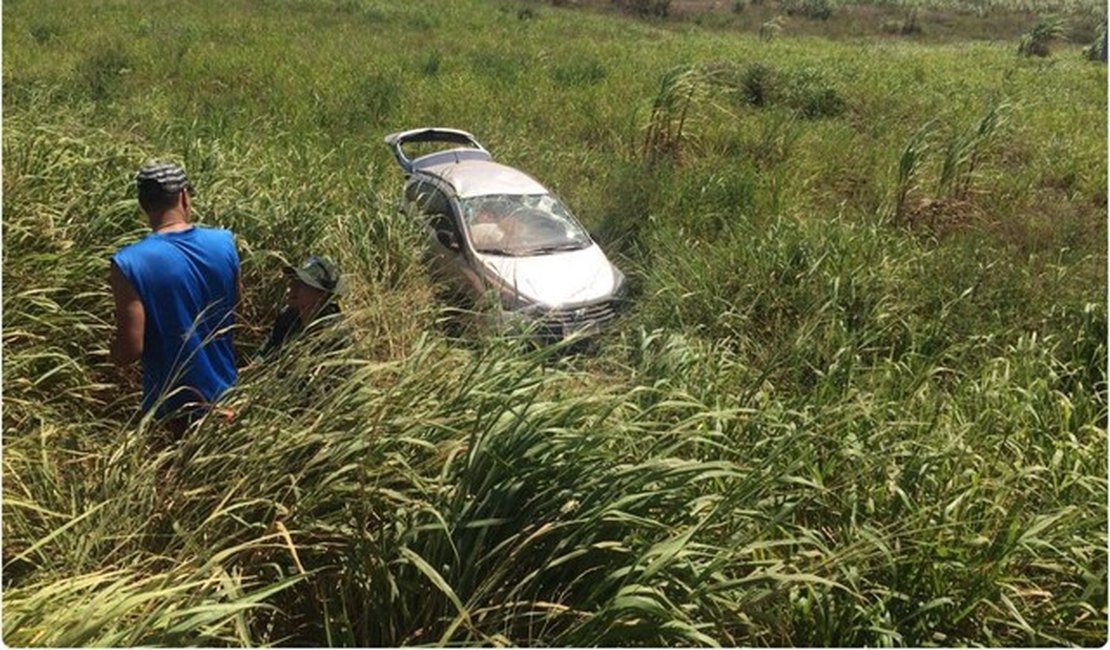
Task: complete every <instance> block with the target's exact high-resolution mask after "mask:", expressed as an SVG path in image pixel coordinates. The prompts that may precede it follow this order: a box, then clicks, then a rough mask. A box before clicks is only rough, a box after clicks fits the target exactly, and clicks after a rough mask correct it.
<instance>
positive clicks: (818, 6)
mask: <svg viewBox="0 0 1110 650" xmlns="http://www.w3.org/2000/svg"><path fill="white" fill-rule="evenodd" d="M782 6H783V8H784V9H785V10H786V15H788V16H802V17H804V18H812V19H814V20H828V19H829V17H830V16H832V4H831V2H830V0H786V1H785V2H783V3H782Z"/></svg>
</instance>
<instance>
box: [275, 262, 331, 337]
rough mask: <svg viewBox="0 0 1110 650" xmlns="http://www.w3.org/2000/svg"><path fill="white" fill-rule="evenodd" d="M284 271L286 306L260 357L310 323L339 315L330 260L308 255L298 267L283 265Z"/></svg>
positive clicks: (307, 327) (308, 326) (306, 327)
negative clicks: (287, 288)
mask: <svg viewBox="0 0 1110 650" xmlns="http://www.w3.org/2000/svg"><path fill="white" fill-rule="evenodd" d="M284 271H285V277H286V278H288V280H289V292H288V293H287V294H286V298H285V303H286V307H285V309H284V310H283V311H282V312H281V314H279V315H278V318H277V321H275V322H274V327H273V329H271V330H270V336H269V337H267V338H266V342H265V343H264V344H263V345H262V349H261V350H260V351H259V356H260V357H266V356H268V355H270V354H271V353H273V352H274V351H276V350H278V349H280V348H281V346H282V345H284V344H285V342H286V341H288V340H289V339H291V338H293V337H295V336H297V335H298V334H300V333H301V332H303V331H305V330H306V329H311V328H312V325H313V324H315V323H317V322H320V321H321V320H322V319H325V318H327V317H329V316H334V315H336V314H338V313H339V305H338V304H337V303H336V297H337V296H338V295H339V293H340V291H341V287H340V282H339V279H340V278H339V269H338V268H337V267H336V265H335V262H333V261H332V260H331V258H328V257H321V256H319V255H310V256H309V258H308V259H307V260H306V261H305V263H304V264H303V265H301V266H300V267H299V268H293V267H292V266H287V267H285V269H284Z"/></svg>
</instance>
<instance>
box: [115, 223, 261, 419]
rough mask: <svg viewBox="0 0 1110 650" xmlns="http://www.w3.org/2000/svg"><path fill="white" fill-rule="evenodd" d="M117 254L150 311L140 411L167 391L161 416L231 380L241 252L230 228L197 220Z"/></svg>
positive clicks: (208, 396) (210, 396)
mask: <svg viewBox="0 0 1110 650" xmlns="http://www.w3.org/2000/svg"><path fill="white" fill-rule="evenodd" d="M112 261H113V262H115V264H116V266H118V267H119V269H120V271H122V272H123V275H124V277H126V278H127V279H128V280H129V281H130V282H131V286H132V287H134V288H135V292H136V293H138V294H139V299H140V300H142V303H143V311H145V312H146V321H145V328H144V331H143V354H142V364H143V403H142V410H143V411H144V412H145V411H147V410H149V409H150V407H151V406H153V405H154V403H155V402H156V401H157V400H158V398H159V397H161V396H162V395H168V397H167V400H166V402H164V403H163V404H162V405H161V406H159V408H158V411H157V413H158V415H159V416H161V415H163V414H165V413H168V412H170V411H171V410H173V409H176V408H178V407H180V406H181V405H183V404H186V403H189V402H212V401H214V400H215V399H216V398H217V397H219V396H220V394H221V393H223V392H224V391H225V390H226V389H227V388H228V387H229V386H231V385H232V384H234V383H235V379H236V377H237V372H236V369H235V350H234V349H233V347H232V339H231V326H232V325H233V324H234V320H235V312H234V308H235V300H236V296H237V295H238V283H237V277H238V273H239V254H238V252H236V250H235V239H234V237H233V235H232V234H231V232H230V231H228V230H224V229H222V228H206V227H204V226H193V227H192V228H190V229H189V230H184V231H180V232H168V233H151V234H149V235H147V236H146V237H144V238H143V239H141V240H139V241H137V242H135V243H134V244H130V245H128V246H124V247H123V248H121V249H120V250H119V251H118V252H116V254H115V255H114V256H112Z"/></svg>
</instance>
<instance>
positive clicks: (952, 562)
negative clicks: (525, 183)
mask: <svg viewBox="0 0 1110 650" xmlns="http://www.w3.org/2000/svg"><path fill="white" fill-rule="evenodd" d="M768 2H772V0H768ZM559 4H562V3H559ZM568 4H570V5H572V6H566V7H563V6H558V7H557V6H552V5H550V4H544V3H526V4H520V3H518V2H496V1H493V2H479V1H477V0H453V1H451V2H433V1H431V0H418V1H415V0H414V1H411V2H405V3H400V2H382V1H371V0H312V1H309V0H286V1H279V0H253V1H251V0H231V1H230V2H213V1H207V0H205V1H200V2H193V3H170V2H165V1H162V0H153V1H145V2H140V1H139V0H113V1H111V2H99V3H76V2H69V3H67V2H53V3H38V2H32V1H30V0H8V1H7V2H5V3H4V4H3V55H4V63H3V107H4V116H3V209H4V217H3V244H4V246H3V325H4V327H3V353H4V354H3V360H4V373H3V407H4V408H3V640H4V642H5V643H7V644H9V645H15V646H26V645H33V646H86V645H114V646H127V645H170V646H177V645H224V644H228V645H258V644H278V645H297V646H319V645H347V646H368V645H369V646H373V645H387V646H396V645H414V644H432V645H516V646H532V645H548V646H587V645H601V646H624V645H651V646H672V645H699V646H705V645H715V644H720V645H726V646H735V645H739V646H764V645H771V646H826V645H832V646H857V645H909V646H927V645H940V646H961V645H977V644H979V645H1005V646H1011V645H1013V646H1018V645H1021V646H1027V645H1080V646H1090V645H1098V644H1102V643H1105V642H1106V639H1107V613H1108V612H1107V444H1106V417H1107V408H1106V404H1107V402H1106V354H1107V350H1106V340H1107V333H1106V332H1107V330H1106V325H1107V311H1106V295H1107V278H1106V261H1107V249H1106V241H1107V229H1106V228H1107V186H1106V180H1107V149H1106V142H1107V122H1106V114H1107V96H1106V88H1107V86H1106V80H1107V69H1106V66H1105V64H1103V63H1101V62H1096V61H1089V60H1087V58H1086V57H1085V56H1084V54H1083V49H1082V47H1083V46H1084V45H1086V42H1085V40H1080V39H1078V38H1076V37H1074V36H1073V38H1071V39H1070V40H1068V41H1057V42H1054V43H1053V44H1052V46H1051V52H1050V54H1049V56H1046V57H1035V56H1030V57H1027V56H1022V55H1019V54H1018V36H1019V35H1020V34H1023V33H1026V32H1027V31H1028V30H1031V29H1032V28H1033V26H1034V25H1033V23H1035V22H1036V19H1035V18H1036V17H1035V16H1033V14H1032V13H1029V14H1028V15H1029V16H1030V17H1031V22H1029V23H1028V24H1026V23H1022V24H1021V26H1020V28H1019V27H1014V28H1013V30H1012V37H1009V36H999V37H997V38H994V39H983V38H980V37H979V36H978V35H977V33H973V32H974V30H970V29H969V30H968V31H967V33H966V34H964V38H958V36H959V34H955V35H952V34H950V35H946V36H944V37H943V38H935V39H930V38H928V37H927V35H928V34H929V33H930V29H931V27H930V25H931V24H932V23H926V24H925V25H924V34H925V35H926V37H917V36H913V35H909V36H907V37H905V38H901V37H894V36H891V35H890V34H889V33H884V34H881V35H878V34H877V35H875V36H873V37H866V36H865V37H858V38H850V39H846V38H842V37H837V38H826V37H825V36H823V35H822V33H821V30H820V29H819V28H817V27H816V26H815V25H816V23H811V22H806V21H807V20H808V19H805V18H803V17H798V16H794V17H791V18H790V19H789V21H787V22H784V23H782V24H779V25H778V26H777V27H775V26H771V27H767V28H766V29H762V27H764V25H763V23H766V22H770V21H772V19H771V18H767V19H766V20H760V21H759V23H760V24H759V26H758V28H757V27H756V26H755V23H752V25H749V27H750V29H749V28H744V27H742V26H739V25H731V24H728V23H727V22H722V20H718V19H710V18H702V19H700V22H701V23H703V24H699V20H695V19H694V18H693V17H691V16H689V15H687V16H681V15H680V16H677V17H674V16H672V17H671V18H667V19H650V20H640V19H635V18H633V17H630V16H627V15H624V14H623V13H622V12H619V11H615V10H613V9H612V8H611V7H608V6H593V5H590V4H589V3H581V4H577V3H568ZM760 6H763V5H760ZM922 6H924V7H926V8H930V7H933V8H943V5H942V4H940V3H933V4H924V5H922ZM991 6H994V5H991ZM983 7H987V5H983ZM1015 7H1016V5H1015ZM756 9H757V7H756V5H752V6H750V7H746V8H743V9H742V10H741V11H740V12H739V13H733V12H731V11H728V10H727V8H726V11H725V12H718V13H719V15H722V16H725V18H728V16H736V15H744V14H743V12H744V11H750V10H756ZM1033 9H1036V7H1033ZM1049 9H1050V10H1053V11H1063V8H1062V5H1061V7H1056V6H1055V5H1054V6H1053V7H1050V8H1049ZM938 10H939V9H938ZM1018 10H1020V11H1031V9H1029V8H1027V7H1019V8H1015V9H1012V10H1010V9H1005V8H1003V9H1002V10H999V11H1004V12H1009V13H1005V15H1006V16H1007V17H1008V18H1006V20H1010V19H1013V16H1015V15H1016V14H1015V13H1013V12H1014V11H1018ZM856 11H863V9H859V8H857V9H856ZM1076 11H1079V12H1082V11H1089V10H1088V9H1082V8H1081V9H1078V10H1076ZM979 13H980V14H981V15H982V16H983V17H984V20H989V19H990V17H991V16H992V15H996V14H992V13H990V11H989V10H987V9H984V10H982V11H980V12H979ZM726 14H727V15H726ZM1096 14H1097V11H1096ZM699 15H703V16H704V15H708V14H699ZM728 19H729V20H731V18H728ZM737 20H739V19H737ZM830 20H834V19H830ZM999 20H1003V19H1001V18H999ZM714 21H716V22H714ZM1015 24H1016V23H1015ZM799 26H804V28H803V27H799ZM833 31H835V30H833ZM933 33H936V31H935V30H934V32H933ZM1007 33H1009V32H1007ZM831 35H833V36H836V34H831ZM841 36H843V35H841ZM426 125H442V126H452V127H456V128H462V129H465V130H468V131H470V132H472V133H474V134H475V135H476V136H477V137H478V139H479V140H481V141H482V142H483V143H485V144H486V145H487V146H488V147H489V148H490V150H491V151H492V152H493V153H494V155H495V157H496V158H498V159H500V160H503V161H505V162H508V163H509V164H512V165H514V166H517V167H520V168H522V169H525V170H527V171H529V172H531V173H532V174H534V175H535V176H537V177H538V178H539V179H541V180H542V181H544V182H545V183H546V184H548V185H549V186H550V187H552V188H553V189H554V190H555V191H556V192H557V193H558V194H559V195H560V196H561V197H562V198H563V199H564V200H565V201H566V202H567V203H568V204H569V205H570V206H571V207H572V208H573V209H574V210H575V211H576V213H577V214H578V216H579V217H580V219H581V220H582V221H583V222H584V223H585V224H586V225H587V226H588V227H589V228H590V229H591V231H592V232H594V233H596V236H597V237H598V239H599V240H600V242H601V243H602V245H603V246H604V247H605V249H606V250H607V251H608V252H609V253H610V254H611V256H612V257H613V258H614V260H615V261H616V262H617V263H618V265H619V266H621V267H622V269H624V270H625V272H626V273H627V274H628V276H629V278H630V280H631V282H632V299H631V305H630V308H629V310H628V311H627V313H626V314H624V315H623V316H622V319H621V321H620V322H619V323H618V324H617V326H616V327H614V329H613V331H612V332H610V333H608V334H607V335H606V336H605V337H604V338H603V339H602V340H600V341H599V342H598V344H597V346H596V348H597V349H596V350H594V351H592V352H591V353H590V354H584V355H565V354H556V353H553V351H551V350H544V349H532V348H529V347H523V346H521V345H518V344H515V343H514V342H512V341H505V340H480V341H471V340H456V339H454V338H452V337H451V336H449V335H448V332H449V331H450V330H449V329H448V328H446V327H445V326H444V322H443V321H444V312H443V306H442V305H440V304H439V303H438V302H437V301H436V299H435V298H434V296H435V287H433V286H431V285H430V283H429V280H428V278H427V277H426V275H425V273H424V270H423V269H422V267H421V264H420V233H419V231H418V229H417V227H416V225H415V224H413V223H409V222H407V221H406V220H405V219H404V218H403V217H402V216H400V215H399V213H398V210H397V208H398V205H397V200H396V199H397V197H398V194H399V191H400V188H401V182H402V178H401V174H400V171H399V169H397V168H396V166H395V164H394V163H393V161H392V159H391V157H390V155H389V152H388V151H387V149H386V147H385V146H384V145H383V144H382V142H381V138H382V136H383V135H384V134H386V133H388V132H391V131H396V130H400V129H404V128H411V127H416V126H426ZM157 157H160V158H169V159H174V160H177V161H179V162H181V163H183V164H184V165H185V167H186V169H187V170H188V172H189V174H190V176H191V177H192V179H193V182H194V184H195V185H196V187H197V189H198V193H197V196H196V207H197V213H198V215H199V220H200V221H201V222H203V223H207V224H215V225H221V226H227V227H230V228H232V229H234V230H235V232H236V233H237V236H238V242H239V246H240V249H241V253H242V259H243V267H242V270H243V275H244V282H245V286H246V295H245V305H244V308H243V310H242V313H241V319H240V320H241V330H240V332H239V334H238V338H237V347H238V348H239V350H240V352H241V356H242V358H244V359H245V358H247V357H248V356H249V355H250V354H251V353H252V352H254V350H255V349H256V348H257V346H258V345H259V344H260V343H261V340H262V337H263V335H264V333H265V331H266V329H267V327H268V326H269V324H270V323H271V321H272V318H273V317H274V316H275V315H276V313H277V311H278V309H279V307H280V306H281V298H282V294H283V291H284V286H283V280H282V277H281V274H280V267H281V265H282V263H283V260H290V261H296V260H298V259H300V258H303V257H304V256H305V255H306V254H307V253H308V252H309V251H310V250H311V251H315V252H324V253H328V254H331V255H333V256H335V257H336V258H337V259H338V260H339V261H340V264H341V266H342V267H343V269H344V271H345V272H346V273H347V274H348V280H349V284H348V286H349V288H350V290H349V292H348V295H347V296H346V298H345V303H344V307H345V310H346V311H347V313H348V314H349V318H350V320H351V321H352V323H353V324H354V326H355V327H354V329H355V332H356V337H355V338H356V340H355V341H354V342H353V343H352V346H351V348H350V349H347V350H341V351H338V352H334V353H330V354H328V355H323V356H321V355H319V354H314V353H313V350H312V349H311V346H310V345H302V346H298V347H294V348H293V349H292V350H290V351H289V354H287V355H285V356H284V357H282V358H281V359H280V360H278V361H277V362H275V363H273V364H271V365H269V366H265V367H258V366H252V367H250V368H247V369H245V370H244V371H243V372H242V374H241V382H240V384H239V385H238V386H236V387H235V388H234V389H232V391H231V392H230V393H229V394H228V396H227V397H226V404H227V405H228V406H229V407H230V408H232V409H233V410H234V412H235V417H234V418H233V419H227V418H224V417H218V416H215V415H213V416H212V417H210V418H209V419H207V420H205V421H203V422H202V423H200V425H199V426H197V427H196V428H194V429H192V430H190V431H189V432H188V433H187V434H186V436H185V437H184V439H183V440H181V441H180V442H179V443H177V444H174V445H170V446H159V445H158V444H155V443H156V440H157V438H158V430H157V428H156V427H155V426H154V425H153V424H152V423H150V422H147V421H143V420H140V419H139V418H138V416H137V407H138V402H139V399H138V391H139V385H138V377H137V372H136V371H135V370H134V369H131V370H128V371H119V370H116V369H115V368H113V367H112V365H111V364H110V362H109V361H108V356H107V346H108V341H109V337H110V334H111V329H112V328H111V324H112V302H111V297H110V295H109V292H108V283H107V260H108V257H109V256H110V254H111V253H112V251H114V250H115V249H116V248H117V247H118V246H120V245H121V244H123V243H126V242H128V241H131V240H133V239H135V238H137V237H139V236H141V235H142V234H143V232H144V229H145V222H144V219H143V217H142V215H141V213H140V212H139V210H138V207H137V205H136V201H135V199H134V196H133V185H132V180H131V179H132V177H133V174H134V172H135V170H136V169H137V168H138V167H139V166H140V165H141V164H142V163H144V162H146V161H147V160H149V159H151V158H157ZM306 343H307V342H306Z"/></svg>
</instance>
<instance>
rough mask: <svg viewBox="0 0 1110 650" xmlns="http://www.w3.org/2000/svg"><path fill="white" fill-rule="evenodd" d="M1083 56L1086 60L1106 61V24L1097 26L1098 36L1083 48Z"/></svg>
mask: <svg viewBox="0 0 1110 650" xmlns="http://www.w3.org/2000/svg"><path fill="white" fill-rule="evenodd" d="M1083 56H1084V57H1086V59H1087V60H1088V61H1102V62H1103V63H1106V24H1105V23H1104V24H1103V25H1102V26H1101V27H1100V28H1099V35H1098V38H1096V39H1095V42H1094V43H1091V44H1090V45H1088V46H1087V47H1085V48H1083Z"/></svg>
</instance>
